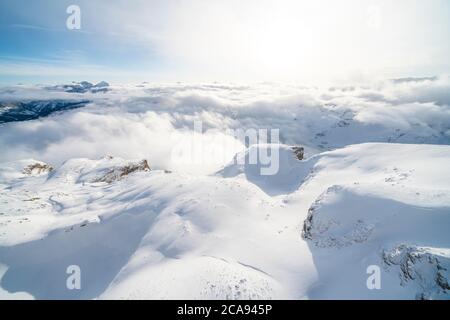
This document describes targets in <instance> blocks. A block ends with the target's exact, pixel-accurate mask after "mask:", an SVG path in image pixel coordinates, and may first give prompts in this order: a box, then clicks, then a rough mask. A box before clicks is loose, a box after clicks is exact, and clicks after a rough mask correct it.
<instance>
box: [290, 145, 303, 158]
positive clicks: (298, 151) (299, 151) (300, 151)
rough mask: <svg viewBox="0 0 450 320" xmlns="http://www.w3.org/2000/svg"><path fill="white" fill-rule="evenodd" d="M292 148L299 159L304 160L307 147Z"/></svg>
mask: <svg viewBox="0 0 450 320" xmlns="http://www.w3.org/2000/svg"><path fill="white" fill-rule="evenodd" d="M292 150H293V151H294V154H295V156H296V157H297V159H298V160H303V158H304V155H305V148H303V147H297V146H295V147H292Z"/></svg>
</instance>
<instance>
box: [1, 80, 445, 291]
mask: <svg viewBox="0 0 450 320" xmlns="http://www.w3.org/2000/svg"><path fill="white" fill-rule="evenodd" d="M449 89H450V85H449V81H448V79H447V78H430V79H428V78H427V79H417V80H414V81H413V80H409V81H390V82H386V83H382V84H377V85H375V86H373V87H343V88H326V89H318V88H303V87H295V86H277V85H273V84H270V85H269V84H260V85H255V86H238V85H220V84H203V85H196V86H194V85H182V84H178V85H151V84H145V83H144V84H139V85H136V86H131V85H128V86H110V87H109V90H108V91H107V92H105V93H103V94H102V95H97V94H95V93H92V92H85V93H71V92H65V91H64V92H60V91H54V90H49V89H48V88H47V87H33V88H29V87H12V88H6V89H2V91H1V92H0V100H2V101H5V100H8V99H9V100H14V99H16V101H19V100H20V99H25V98H26V99H36V100H39V99H41V98H42V97H44V96H47V99H49V98H50V99H53V98H54V99H57V98H58V99H60V98H61V97H63V99H74V98H75V97H78V98H79V97H84V99H86V100H89V101H91V102H90V103H89V105H87V106H86V107H84V108H79V109H74V110H69V111H65V112H63V113H57V114H54V115H52V116H50V117H43V118H39V119H37V120H33V121H26V122H10V123H4V124H1V125H0V145H1V146H2V150H3V151H2V153H1V154H0V160H1V162H2V163H1V164H0V297H3V298H37V299H54V298H63V299H80V298H81V299H93V298H98V299H124V298H125V299H167V298H176V299H178V298H187V299H258V298H259V299H283V298H285V299H303V298H307V299H308V298H309V299H329V298H337V299H449V298H450V291H449V290H450V286H449V281H450V269H449V268H450V234H449V232H448V230H449V228H450V170H449V165H448V164H449V161H450V107H449V105H450V96H449V94H448V92H450V91H449ZM198 121H201V123H202V129H203V134H201V133H198V132H193V128H194V127H195V125H196V123H198ZM251 128H266V129H279V133H280V139H279V140H280V141H279V143H277V144H274V143H267V142H266V143H257V144H253V145H251V146H248V147H246V146H245V145H244V144H242V143H241V142H239V141H237V139H236V138H235V137H233V136H231V135H230V133H229V130H233V129H234V130H237V129H244V130H246V129H251ZM180 145H181V146H186V145H187V146H190V145H192V146H197V145H201V146H202V149H199V150H200V151H199V152H200V153H201V154H203V155H210V154H215V155H217V154H220V155H221V157H215V158H214V157H200V159H201V160H202V161H200V162H198V163H197V162H195V161H194V162H189V161H186V158H184V161H180V159H179V158H178V157H177V155H178V154H177V153H173V149H174V148H179V147H180ZM301 147H302V148H304V149H301ZM268 149H270V150H276V151H277V155H278V162H277V163H278V166H279V168H278V171H277V172H276V173H275V174H273V175H261V169H262V168H264V167H265V165H266V163H264V162H262V160H261V158H257V161H256V162H255V163H249V162H246V161H244V160H245V159H247V158H248V157H250V156H251V154H252V153H255V154H267V151H268ZM303 151H304V152H303ZM24 159H25V160H24ZM241 160H242V161H241ZM70 265H77V266H79V267H80V270H81V290H68V289H67V287H66V280H67V277H68V274H67V273H66V270H67V267H68V266H70ZM374 266H375V267H376V268H379V272H380V274H379V276H380V277H379V280H380V281H379V284H380V287H379V288H375V289H373V288H369V286H368V278H369V277H370V274H368V270H369V269H370V268H371V267H374ZM368 268H369V269H368Z"/></svg>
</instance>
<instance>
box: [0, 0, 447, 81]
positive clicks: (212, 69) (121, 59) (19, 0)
mask: <svg viewBox="0 0 450 320" xmlns="http://www.w3.org/2000/svg"><path fill="white" fill-rule="evenodd" d="M71 4H76V5H79V7H80V8H81V25H82V27H81V30H69V29H67V28H66V19H67V18H68V16H69V15H68V14H67V13H66V8H67V7H68V6H69V5H71ZM449 36H450V1H446V0H430V1H422V0H396V1H388V0H380V1H375V0H342V1H334V0H316V1H301V0H295V1H294V0H281V1H275V0H258V1H257V0H240V1H238V0H209V1H206V0H203V1H202V0H167V1H151V0H150V1H148V0H147V1H144V0H129V1H125V0H96V1H86V0H77V1H74V0H70V1H66V0H58V1H52V0H34V1H31V0H28V1H26V0H2V1H1V2H0V39H1V41H0V82H1V83H17V82H25V83H38V82H39V83H44V82H45V83H49V82H61V81H71V80H82V79H87V80H90V81H99V80H103V79H104V80H109V81H113V82H114V81H117V82H126V81H144V80H147V81H177V80H181V81H202V80H205V81H228V80H231V81H270V80H274V81H278V80H280V81H283V80H287V81H291V80H295V81H300V82H306V81H308V80H313V79H314V80H320V79H334V80H337V81H347V80H353V81H362V80H364V79H368V78H376V77H402V76H430V75H439V74H448V73H450V63H449V60H450V59H449V58H448V57H449V56H450V45H449V38H450V37H449Z"/></svg>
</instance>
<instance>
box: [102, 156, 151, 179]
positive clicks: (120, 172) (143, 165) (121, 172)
mask: <svg viewBox="0 0 450 320" xmlns="http://www.w3.org/2000/svg"><path fill="white" fill-rule="evenodd" d="M138 171H150V166H149V164H148V162H147V160H145V159H144V160H142V161H140V162H138V163H129V164H127V165H125V166H122V167H115V168H113V169H111V170H109V171H108V172H107V173H106V174H105V175H103V176H101V177H99V178H96V179H94V181H93V182H106V183H112V182H114V181H117V180H121V179H122V178H124V177H126V176H128V175H129V174H131V173H133V172H138Z"/></svg>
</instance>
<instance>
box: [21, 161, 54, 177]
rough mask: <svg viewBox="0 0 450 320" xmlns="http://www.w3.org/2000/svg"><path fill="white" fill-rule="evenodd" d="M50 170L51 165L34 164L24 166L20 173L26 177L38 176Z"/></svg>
mask: <svg viewBox="0 0 450 320" xmlns="http://www.w3.org/2000/svg"><path fill="white" fill-rule="evenodd" d="M52 170H53V167H52V166H51V165H49V164H47V163H44V162H36V163H33V164H30V165H28V166H26V167H25V168H24V169H23V171H22V172H23V173H24V174H28V175H40V174H43V173H49V172H50V171H52Z"/></svg>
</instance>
